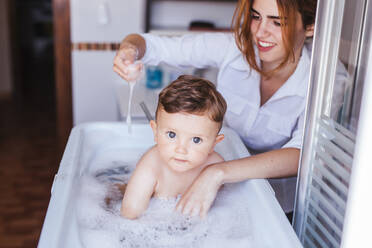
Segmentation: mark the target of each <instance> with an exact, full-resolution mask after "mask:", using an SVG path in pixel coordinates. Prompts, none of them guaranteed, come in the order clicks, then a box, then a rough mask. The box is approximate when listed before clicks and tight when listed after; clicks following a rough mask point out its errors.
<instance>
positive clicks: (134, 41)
mask: <svg viewBox="0 0 372 248" xmlns="http://www.w3.org/2000/svg"><path fill="white" fill-rule="evenodd" d="M127 47H133V48H135V49H137V51H138V54H137V59H141V58H142V57H143V56H144V55H145V52H146V41H145V39H144V38H143V37H142V36H141V35H139V34H130V35H128V36H126V37H125V38H124V40H123V41H122V42H121V44H120V49H122V48H127Z"/></svg>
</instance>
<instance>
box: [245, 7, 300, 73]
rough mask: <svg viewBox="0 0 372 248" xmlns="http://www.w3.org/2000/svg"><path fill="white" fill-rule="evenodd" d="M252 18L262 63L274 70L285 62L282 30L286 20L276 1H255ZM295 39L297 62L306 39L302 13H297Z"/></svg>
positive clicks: (252, 26) (252, 29) (252, 28)
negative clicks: (280, 14) (281, 15)
mask: <svg viewBox="0 0 372 248" xmlns="http://www.w3.org/2000/svg"><path fill="white" fill-rule="evenodd" d="M251 18H252V22H251V32H252V36H253V41H254V42H255V44H256V46H257V48H258V54H259V57H260V59H261V63H262V65H263V66H267V67H268V69H273V68H275V67H277V66H278V65H279V64H280V63H281V62H282V61H283V59H284V58H285V55H286V53H285V47H284V42H283V36H282V30H281V25H285V20H284V19H282V18H280V17H279V11H278V6H277V3H276V0H254V2H253V6H252V9H251ZM284 18H285V17H284ZM295 37H296V38H295V39H296V41H295V47H294V51H295V57H296V60H297V59H298V58H299V56H300V54H301V49H302V46H303V43H304V41H305V37H306V34H305V30H304V28H303V25H302V19H301V15H300V13H297V21H296V29H295Z"/></svg>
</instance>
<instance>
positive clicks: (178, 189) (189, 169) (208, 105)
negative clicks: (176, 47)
mask: <svg viewBox="0 0 372 248" xmlns="http://www.w3.org/2000/svg"><path fill="white" fill-rule="evenodd" d="M225 112H226V102H225V100H224V98H223V97H222V95H221V94H220V93H219V92H218V91H217V90H216V87H215V86H214V85H213V84H212V83H211V82H209V81H207V80H204V79H201V78H197V77H194V76H185V75H184V76H180V77H179V78H178V79H176V80H175V81H173V82H172V83H171V84H170V85H168V86H167V87H166V88H164V89H163V90H162V91H161V92H160V94H159V102H158V106H157V109H156V116H155V117H156V118H155V119H156V120H155V121H151V122H150V126H151V128H152V131H153V133H154V140H155V142H156V145H154V146H153V147H151V148H150V149H149V150H148V151H147V152H146V153H145V154H144V155H143V156H142V158H141V159H140V160H139V162H138V163H137V166H136V169H135V170H134V172H133V174H132V176H131V178H130V180H129V182H128V185H127V187H126V190H125V194H124V198H123V201H122V205H121V214H122V215H123V216H124V217H126V218H129V219H135V218H138V217H139V216H140V215H141V214H142V213H143V212H144V211H145V210H146V209H147V207H148V204H149V201H150V198H151V197H152V196H154V197H158V198H169V197H177V196H178V195H180V194H181V195H182V194H183V193H185V192H186V190H187V189H188V187H189V186H190V185H191V184H192V182H193V181H194V179H195V178H196V177H197V176H198V175H199V174H200V172H201V171H202V170H203V169H204V168H205V167H206V166H207V165H210V164H214V163H218V162H221V161H223V158H222V157H221V156H220V155H219V154H218V153H217V152H215V151H214V147H215V145H216V144H217V143H218V142H220V141H222V140H223V138H224V136H223V134H218V133H219V131H220V129H221V126H222V121H223V117H224V114H225Z"/></svg>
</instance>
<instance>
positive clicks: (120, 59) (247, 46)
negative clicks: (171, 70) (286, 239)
mask: <svg viewBox="0 0 372 248" xmlns="http://www.w3.org/2000/svg"><path fill="white" fill-rule="evenodd" d="M315 11H316V0H240V1H239V2H238V4H237V8H236V10H235V14H234V20H233V25H234V35H231V34H220V33H207V34H202V35H186V36H183V37H178V38H165V37H156V36H153V35H149V34H145V35H142V36H141V35H137V34H133V35H129V36H127V37H126V38H125V39H124V40H123V42H122V44H121V46H120V50H119V51H118V54H117V56H116V57H115V60H114V71H115V72H117V73H118V74H119V75H120V76H121V77H122V78H124V79H127V78H128V77H127V75H128V74H127V73H128V71H127V66H128V65H129V64H131V63H133V62H134V60H136V59H141V60H142V61H143V62H144V63H146V64H152V65H156V64H158V63H160V62H165V63H167V64H170V65H173V66H178V67H184V66H194V67H197V68H203V67H218V68H219V74H218V78H217V87H218V90H219V91H220V92H221V93H222V95H223V96H224V97H225V99H226V101H227V104H228V108H227V113H226V116H225V120H226V123H227V125H229V126H230V127H231V128H233V129H234V130H235V131H236V132H237V133H238V134H239V135H240V137H241V139H242V140H243V141H244V143H245V145H246V146H247V148H248V149H249V151H250V152H251V153H252V154H253V155H252V156H249V157H246V158H242V159H238V160H233V161H227V162H222V163H219V164H215V165H213V166H210V167H207V168H206V169H204V171H203V172H202V173H201V174H200V175H199V177H198V178H197V180H195V182H194V183H193V185H192V186H191V187H190V188H189V190H188V191H187V193H186V194H184V195H183V196H182V198H181V200H180V201H179V203H178V205H177V210H179V211H181V212H182V213H184V214H191V213H197V212H198V213H199V214H200V215H201V216H205V215H206V213H207V212H208V210H209V208H210V206H211V204H212V203H213V201H214V199H215V197H216V194H217V191H218V189H219V188H220V186H221V185H222V184H224V183H233V182H240V181H243V180H246V179H250V178H272V179H274V178H288V177H293V176H296V174H297V170H298V163H299V156H300V149H301V145H302V136H303V126H304V111H305V105H306V94H307V88H308V81H309V69H310V52H309V50H308V49H307V48H306V46H304V43H305V40H306V39H307V38H308V37H312V35H313V27H314V21H315ZM138 66H139V67H140V66H141V65H138ZM284 180H285V181H286V183H284V184H283V183H282V181H275V180H273V181H271V183H272V185H273V187H274V190H276V192H277V197H278V200H279V202H280V203H281V205H282V207H283V209H284V210H285V211H286V212H290V211H292V209H293V198H294V192H295V179H284ZM288 183H289V184H291V186H290V187H289V188H290V190H291V192H289V193H288V194H290V195H291V197H289V199H288V195H287V192H284V191H287V189H285V187H284V190H283V186H288V185H287V184H288ZM287 188H288V187H287ZM283 192H284V193H283ZM286 198H287V199H286ZM283 199H284V200H283Z"/></svg>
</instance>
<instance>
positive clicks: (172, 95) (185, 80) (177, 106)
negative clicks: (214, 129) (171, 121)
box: [156, 75, 227, 127]
mask: <svg viewBox="0 0 372 248" xmlns="http://www.w3.org/2000/svg"><path fill="white" fill-rule="evenodd" d="M226 107H227V105H226V101H225V99H224V98H223V96H222V95H221V94H220V93H219V92H218V91H217V89H216V86H215V85H214V84H213V83H211V82H210V81H208V80H205V79H203V78H199V77H195V76H190V75H182V76H180V77H178V78H177V79H176V80H174V81H173V82H172V83H171V84H169V85H168V86H167V87H165V88H164V89H163V90H162V91H161V92H160V94H159V101H158V106H157V109H156V117H157V116H158V111H159V109H160V108H161V109H164V111H165V112H167V113H179V112H181V113H182V112H183V113H188V114H196V115H203V114H208V117H209V118H210V119H211V120H212V121H215V122H217V123H219V124H220V127H221V126H222V122H223V117H224V115H225V112H226Z"/></svg>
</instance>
